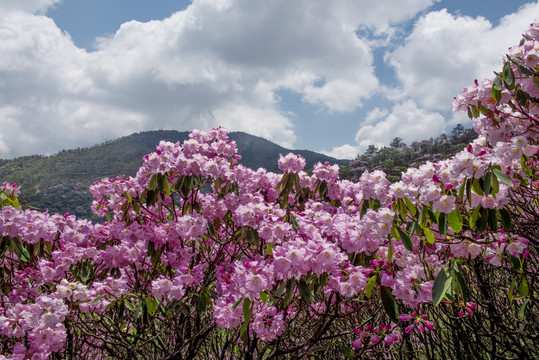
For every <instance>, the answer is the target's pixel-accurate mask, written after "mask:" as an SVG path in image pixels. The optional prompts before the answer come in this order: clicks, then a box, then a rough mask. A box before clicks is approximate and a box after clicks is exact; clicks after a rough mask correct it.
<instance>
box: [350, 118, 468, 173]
mask: <svg viewBox="0 0 539 360" xmlns="http://www.w3.org/2000/svg"><path fill="white" fill-rule="evenodd" d="M476 137H477V134H476V133H475V131H474V130H473V129H465V128H464V126H463V125H462V124H458V125H457V126H455V127H454V128H453V130H452V131H451V132H450V133H449V134H448V135H447V134H441V135H439V136H438V137H436V138H431V139H429V140H423V141H416V142H413V143H411V144H409V145H407V144H406V143H404V142H403V141H402V139H401V138H399V137H396V138H394V139H393V140H392V141H391V143H390V145H389V146H383V147H380V148H377V147H376V146H374V145H371V146H369V147H368V148H367V150H366V151H365V153H363V154H361V155H358V156H357V157H356V159H355V160H353V161H351V162H350V164H349V165H348V167H345V168H342V169H341V178H343V179H349V180H352V181H357V180H359V177H360V176H361V174H362V173H363V172H364V171H365V170H368V171H373V170H382V171H383V172H385V173H386V174H387V178H388V179H389V180H390V181H392V182H394V181H398V180H399V179H400V175H401V173H402V172H405V171H406V169H408V168H409V167H417V166H418V165H421V164H424V163H425V162H427V161H431V162H437V161H439V160H442V159H446V158H448V157H450V156H451V155H453V154H456V153H457V152H459V151H461V150H462V149H463V148H464V147H466V145H467V144H469V143H470V142H471V141H472V140H473V139H475V138H476Z"/></svg>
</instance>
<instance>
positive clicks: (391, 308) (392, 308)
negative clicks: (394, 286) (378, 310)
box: [380, 286, 400, 324]
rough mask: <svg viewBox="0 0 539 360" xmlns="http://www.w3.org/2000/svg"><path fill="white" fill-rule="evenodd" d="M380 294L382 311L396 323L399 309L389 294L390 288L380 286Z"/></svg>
mask: <svg viewBox="0 0 539 360" xmlns="http://www.w3.org/2000/svg"><path fill="white" fill-rule="evenodd" d="M380 296H381V297H382V305H383V307H384V311H385V312H386V314H387V315H388V316H389V318H390V319H391V320H392V321H393V322H394V323H395V324H397V323H398V322H399V315H400V314H399V309H398V307H397V303H396V302H395V298H394V297H393V295H392V294H391V289H390V288H388V287H385V286H380Z"/></svg>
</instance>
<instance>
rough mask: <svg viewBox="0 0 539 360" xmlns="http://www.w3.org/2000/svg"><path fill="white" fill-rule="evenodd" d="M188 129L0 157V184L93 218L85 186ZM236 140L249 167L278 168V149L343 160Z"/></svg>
mask: <svg viewBox="0 0 539 360" xmlns="http://www.w3.org/2000/svg"><path fill="white" fill-rule="evenodd" d="M188 138H189V133H188V132H178V131H174V130H158V131H147V132H141V133H135V134H132V135H129V136H126V137H123V138H120V139H117V140H113V141H108V142H106V143H103V144H101V145H98V146H94V147H91V148H85V149H76V150H63V151H61V152H60V153H58V154H56V155H53V156H40V155H34V156H25V157H20V158H16V159H13V160H2V159H0V183H2V182H4V181H7V182H15V183H17V184H18V185H19V186H20V187H21V196H20V199H21V202H22V201H25V202H26V204H27V205H30V206H32V207H34V208H37V209H39V210H41V211H45V210H47V209H48V210H49V213H61V214H63V213H66V212H67V213H70V214H74V215H77V216H78V217H83V218H90V219H92V220H98V218H97V217H96V216H94V215H93V214H92V212H91V210H90V205H91V202H92V200H93V199H92V196H91V194H90V192H89V190H88V187H89V186H90V185H91V184H93V183H94V182H95V181H99V180H101V179H102V178H111V177H116V176H118V175H126V176H134V175H135V174H136V172H137V170H138V169H139V168H140V166H141V165H142V160H143V157H144V155H146V154H148V153H151V152H153V151H155V147H156V145H157V144H158V143H159V141H161V140H165V141H171V142H177V141H180V142H183V141H184V140H186V139H188ZM229 138H230V139H231V140H234V141H236V143H237V145H238V149H239V154H240V155H241V156H242V159H241V160H240V161H239V162H240V164H243V165H245V166H247V167H249V168H252V169H255V170H256V169H258V168H259V167H263V168H266V169H267V170H268V171H273V172H280V171H279V169H278V167H277V160H279V153H281V154H283V155H286V154H288V153H289V152H290V151H292V152H294V153H296V154H300V155H302V156H303V157H305V160H306V162H307V167H306V169H310V168H312V167H313V165H314V164H316V163H317V162H319V161H320V162H325V161H329V162H330V163H339V164H346V163H347V162H348V161H343V160H336V159H334V158H331V157H328V156H325V155H322V154H318V153H315V152H312V151H307V150H289V149H286V148H283V147H281V146H279V145H276V144H274V143H272V142H270V141H268V140H265V139H262V138H260V137H256V136H252V135H249V134H246V133H243V132H234V133H230V134H229Z"/></svg>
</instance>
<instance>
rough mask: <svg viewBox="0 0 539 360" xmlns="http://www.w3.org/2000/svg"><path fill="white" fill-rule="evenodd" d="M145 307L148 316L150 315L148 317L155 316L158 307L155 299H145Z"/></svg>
mask: <svg viewBox="0 0 539 360" xmlns="http://www.w3.org/2000/svg"><path fill="white" fill-rule="evenodd" d="M146 306H147V308H148V314H150V316H155V312H156V311H157V308H158V307H159V303H158V302H157V300H156V299H155V298H146Z"/></svg>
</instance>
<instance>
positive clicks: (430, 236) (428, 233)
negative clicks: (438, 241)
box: [423, 227, 435, 245]
mask: <svg viewBox="0 0 539 360" xmlns="http://www.w3.org/2000/svg"><path fill="white" fill-rule="evenodd" d="M423 232H424V233H425V237H426V238H427V243H429V244H430V245H432V244H434V241H435V238H434V234H433V233H432V231H431V230H430V229H429V228H428V227H425V228H424V229H423Z"/></svg>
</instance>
